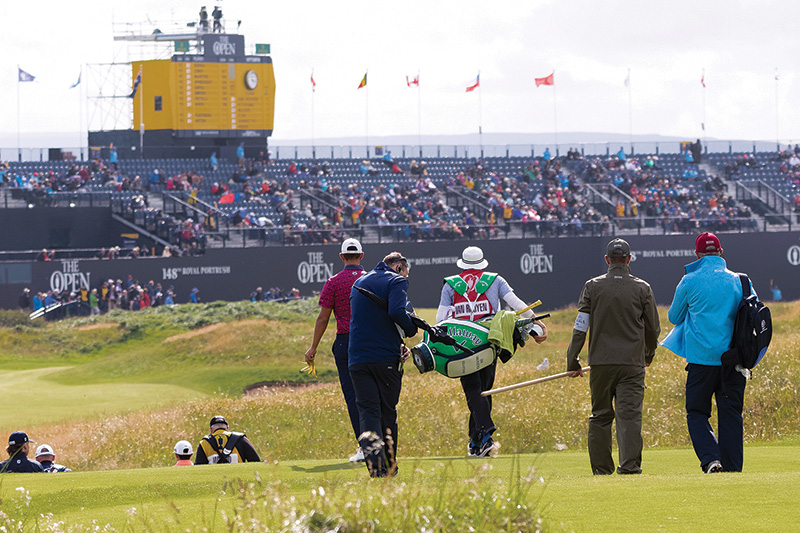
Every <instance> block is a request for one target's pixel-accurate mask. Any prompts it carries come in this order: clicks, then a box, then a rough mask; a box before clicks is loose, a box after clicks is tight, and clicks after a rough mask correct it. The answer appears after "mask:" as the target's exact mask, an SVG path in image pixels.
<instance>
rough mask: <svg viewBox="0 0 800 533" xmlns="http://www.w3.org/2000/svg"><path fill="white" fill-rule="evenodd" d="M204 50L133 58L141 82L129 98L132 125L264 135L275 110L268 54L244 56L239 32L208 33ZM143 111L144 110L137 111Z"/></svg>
mask: <svg viewBox="0 0 800 533" xmlns="http://www.w3.org/2000/svg"><path fill="white" fill-rule="evenodd" d="M203 44H204V53H203V54H178V55H174V56H173V57H172V58H171V59H163V60H151V61H134V62H133V63H132V69H131V70H132V73H131V74H132V79H135V78H136V76H137V75H138V73H139V69H140V68H141V72H142V82H141V84H140V86H139V90H140V91H142V94H141V95H140V94H138V93H137V95H136V96H135V97H134V98H133V114H134V124H133V128H134V129H138V128H139V127H140V124H141V121H140V119H141V118H143V119H144V128H145V131H150V130H173V133H174V135H175V136H176V137H266V136H269V135H270V134H271V133H272V127H273V120H274V115H275V76H274V71H273V68H272V58H271V57H268V56H245V55H244V54H243V49H244V38H243V37H242V36H239V35H224V34H222V35H220V34H211V35H206V36H205V38H204V43H203ZM142 113H143V116H142Z"/></svg>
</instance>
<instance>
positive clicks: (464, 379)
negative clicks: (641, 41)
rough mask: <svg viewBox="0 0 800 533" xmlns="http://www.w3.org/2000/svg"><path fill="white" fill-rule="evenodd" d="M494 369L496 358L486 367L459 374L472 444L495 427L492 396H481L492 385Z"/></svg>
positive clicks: (491, 431)
mask: <svg viewBox="0 0 800 533" xmlns="http://www.w3.org/2000/svg"><path fill="white" fill-rule="evenodd" d="M496 369H497V360H495V361H494V363H492V364H491V365H489V366H487V367H486V368H482V369H480V370H478V371H477V372H473V373H472V374H467V375H466V376H461V388H462V389H463V390H464V396H465V397H466V398H467V407H468V408H469V422H468V428H469V429H468V431H469V440H470V442H471V443H472V444H481V440H482V439H483V436H484V435H491V434H492V433H494V431H495V429H497V428H495V425H494V421H493V420H492V397H491V396H481V393H482V392H484V391H487V390H491V389H492V387H493V386H494V376H495V371H496Z"/></svg>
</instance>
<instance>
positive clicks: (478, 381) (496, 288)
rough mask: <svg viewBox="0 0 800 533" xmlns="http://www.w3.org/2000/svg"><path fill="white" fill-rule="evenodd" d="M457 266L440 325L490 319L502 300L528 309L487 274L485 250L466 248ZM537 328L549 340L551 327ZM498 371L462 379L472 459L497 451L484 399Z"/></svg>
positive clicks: (443, 296)
mask: <svg viewBox="0 0 800 533" xmlns="http://www.w3.org/2000/svg"><path fill="white" fill-rule="evenodd" d="M456 265H457V266H458V267H459V268H460V269H461V273H460V274H458V275H456V276H450V277H448V278H445V279H444V286H443V287H442V294H441V296H440V298H439V309H438V310H437V312H436V322H441V321H442V320H444V319H446V318H457V319H461V320H471V321H477V320H482V319H484V318H490V317H491V316H493V315H494V314H495V313H497V312H498V311H500V310H501V309H502V307H501V306H500V299H501V298H502V299H503V301H505V302H506V303H507V304H508V305H510V306H511V307H512V308H514V309H515V310H517V311H519V310H522V309H525V308H526V307H527V305H526V304H525V302H523V301H522V300H520V299H519V297H518V296H517V295H516V294H514V289H512V288H511V286H510V285H509V284H508V282H507V281H506V280H505V279H504V278H503V277H502V276H500V275H498V274H496V273H494V272H485V271H484V269H485V268H486V267H488V266H489V262H488V261H487V260H486V259H484V257H483V250H481V249H480V248H478V247H477V246H468V247H467V248H465V249H464V251H463V252H462V253H461V259H459V260H458V261H456ZM532 316H534V314H533V311H530V310H528V311H525V312H524V313H522V315H520V317H521V318H529V317H532ZM535 324H537V325H538V326H539V327H541V328H542V334H541V335H540V336H535V337H534V340H535V341H536V342H537V343H541V342H544V341H545V339H547V327H546V326H545V325H544V324H543V323H542V322H540V321H536V322H535ZM496 369H497V360H495V361H494V362H493V363H492V364H491V365H489V366H487V367H485V368H482V369H481V370H479V371H477V372H473V373H472V374H467V375H466V376H462V377H461V378H460V380H461V388H462V389H463V390H464V396H465V397H466V399H467V407H468V408H469V421H468V424H467V427H468V433H469V446H468V448H467V449H468V452H469V455H470V457H486V456H487V455H489V454H490V453H491V451H492V450H493V449H494V440H493V439H492V434H493V433H494V432H495V430H496V429H497V428H496V427H495V425H494V421H493V420H492V397H491V396H481V393H482V392H484V391H487V390H490V389H492V387H494V377H495V371H496Z"/></svg>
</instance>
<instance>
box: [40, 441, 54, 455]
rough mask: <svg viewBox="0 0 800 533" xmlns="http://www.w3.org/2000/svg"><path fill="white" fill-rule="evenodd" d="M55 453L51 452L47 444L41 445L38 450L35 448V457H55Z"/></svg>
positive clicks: (51, 449)
mask: <svg viewBox="0 0 800 533" xmlns="http://www.w3.org/2000/svg"><path fill="white" fill-rule="evenodd" d="M55 454H56V453H55V452H54V451H53V448H52V446H50V445H49V444H42V445H41V446H39V447H38V448H36V457H40V456H42V455H55Z"/></svg>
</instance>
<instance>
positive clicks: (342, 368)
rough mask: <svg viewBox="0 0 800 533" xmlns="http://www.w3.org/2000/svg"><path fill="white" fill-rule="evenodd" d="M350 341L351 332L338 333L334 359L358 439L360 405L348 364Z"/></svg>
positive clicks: (334, 346)
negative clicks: (357, 403) (357, 401)
mask: <svg viewBox="0 0 800 533" xmlns="http://www.w3.org/2000/svg"><path fill="white" fill-rule="evenodd" d="M349 343H350V334H349V333H340V334H339V335H336V340H335V341H334V342H333V348H332V351H333V359H334V361H336V370H337V371H338V372H339V384H340V385H341V386H342V394H344V401H345V403H346V404H347V414H348V415H350V425H352V426H353V432H354V433H355V436H356V440H358V436H359V435H361V431H359V429H358V428H359V421H358V406H357V405H356V390H355V389H354V388H353V380H352V379H350V368H349V367H348V366H347V347H348V345H349Z"/></svg>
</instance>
